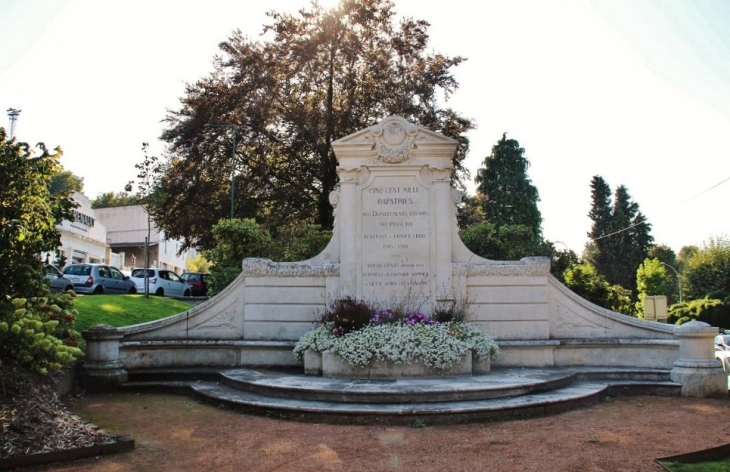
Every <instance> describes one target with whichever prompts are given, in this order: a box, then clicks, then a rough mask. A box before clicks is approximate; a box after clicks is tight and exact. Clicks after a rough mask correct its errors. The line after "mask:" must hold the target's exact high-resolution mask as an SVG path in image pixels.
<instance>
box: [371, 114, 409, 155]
mask: <svg viewBox="0 0 730 472" xmlns="http://www.w3.org/2000/svg"><path fill="white" fill-rule="evenodd" d="M370 134H371V135H372V137H373V140H374V141H375V151H376V152H377V154H378V159H379V160H381V161H383V162H387V163H389V164H397V163H399V162H404V161H407V160H409V159H410V158H411V151H412V150H413V149H414V147H415V146H414V143H415V142H416V136H417V135H418V126H416V125H414V124H413V123H407V124H404V123H401V122H399V121H391V122H388V123H383V124H379V125H375V126H373V127H371V128H370Z"/></svg>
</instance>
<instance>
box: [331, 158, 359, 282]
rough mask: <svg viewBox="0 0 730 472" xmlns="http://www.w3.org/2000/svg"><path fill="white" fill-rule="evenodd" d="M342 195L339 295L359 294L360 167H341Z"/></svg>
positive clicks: (340, 204)
mask: <svg viewBox="0 0 730 472" xmlns="http://www.w3.org/2000/svg"><path fill="white" fill-rule="evenodd" d="M337 175H338V176H339V177H340V196H339V205H338V207H337V220H338V225H339V228H338V230H339V232H340V293H339V296H347V295H351V296H357V272H358V269H359V267H358V263H359V259H358V252H357V249H358V244H359V239H358V229H357V222H358V219H359V217H360V215H358V214H357V210H358V205H357V201H358V195H357V183H358V177H359V176H360V168H359V167H358V168H354V169H344V168H342V167H339V168H338V169H337Z"/></svg>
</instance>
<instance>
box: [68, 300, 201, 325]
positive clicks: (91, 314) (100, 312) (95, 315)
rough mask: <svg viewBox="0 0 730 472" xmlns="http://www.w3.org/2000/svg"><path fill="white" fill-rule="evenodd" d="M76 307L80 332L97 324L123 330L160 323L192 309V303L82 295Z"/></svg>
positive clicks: (75, 323)
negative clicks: (125, 327)
mask: <svg viewBox="0 0 730 472" xmlns="http://www.w3.org/2000/svg"><path fill="white" fill-rule="evenodd" d="M74 307H75V308H76V310H78V312H79V314H78V316H76V321H75V322H74V327H75V329H76V331H78V332H81V331H84V330H86V329H89V328H91V327H92V326H95V325H98V324H108V325H112V326H116V327H121V326H129V325H133V324H137V323H144V322H145V321H153V320H158V319H160V318H166V317H168V316H171V315H174V314H177V313H180V312H183V311H186V310H189V309H190V308H192V307H193V304H192V303H188V302H183V301H180V300H175V299H172V298H167V297H155V296H150V298H145V297H144V295H79V296H78V297H76V298H75V299H74Z"/></svg>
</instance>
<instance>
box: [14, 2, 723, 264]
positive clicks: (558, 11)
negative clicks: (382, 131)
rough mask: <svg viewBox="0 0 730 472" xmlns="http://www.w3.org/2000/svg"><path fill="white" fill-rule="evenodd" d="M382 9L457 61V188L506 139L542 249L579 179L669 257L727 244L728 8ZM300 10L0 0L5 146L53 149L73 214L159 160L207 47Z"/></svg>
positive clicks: (569, 241)
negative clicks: (633, 214)
mask: <svg viewBox="0 0 730 472" xmlns="http://www.w3.org/2000/svg"><path fill="white" fill-rule="evenodd" d="M320 3H321V4H323V5H333V4H334V3H335V2H334V0H325V1H321V2H320ZM394 3H395V6H396V10H397V12H398V17H403V16H407V17H413V18H416V19H423V20H426V21H428V22H429V23H430V24H431V26H430V28H429V34H430V38H431V41H430V44H429V46H430V48H431V49H432V50H433V51H436V52H440V53H444V54H447V55H451V56H456V55H459V56H463V57H465V58H467V61H466V62H465V63H463V64H461V65H460V66H458V67H456V68H455V69H454V70H453V73H454V76H455V78H456V79H457V81H458V82H459V84H460V87H459V89H458V90H457V91H456V93H455V94H454V95H453V96H452V97H451V99H450V100H449V101H448V102H447V103H446V104H445V105H446V106H448V107H450V108H453V109H454V110H456V111H457V112H459V113H460V114H462V115H463V116H465V117H468V118H472V119H473V120H474V121H475V122H476V125H477V129H475V130H473V131H471V132H470V133H469V135H468V136H469V139H470V141H471V150H470V153H469V156H468V158H467V161H466V166H467V168H469V169H470V170H471V172H472V177H473V176H474V175H476V170H477V169H478V168H479V167H480V166H481V165H482V163H483V161H484V158H485V157H487V156H488V155H489V154H490V153H491V148H492V146H493V145H494V144H495V143H496V142H497V141H498V140H499V139H500V138H501V137H502V134H503V133H505V132H506V133H507V136H508V137H509V138H511V139H516V140H518V141H519V143H520V146H521V147H523V148H524V149H525V157H527V159H528V160H529V161H530V168H529V171H528V175H529V177H530V179H531V180H532V182H533V184H534V185H535V186H536V187H537V189H538V192H539V195H540V202H539V204H538V205H539V209H540V211H541V213H542V217H543V233H544V236H545V238H546V239H548V240H551V241H553V242H555V245H556V248H558V249H562V248H563V247H564V246H565V247H568V248H570V249H572V250H574V251H576V252H577V253H578V254H580V253H581V252H582V250H583V247H584V244H585V243H586V242H587V240H588V239H587V233H588V232H589V231H590V227H591V221H590V219H589V218H588V216H587V215H588V212H589V211H590V205H591V192H590V182H591V178H592V177H593V176H595V175H600V176H601V177H603V178H604V180H605V181H606V182H607V183H608V184H609V186H610V187H611V189H612V190H615V188H616V187H617V186H619V185H624V186H626V187H627V188H628V191H629V194H630V195H631V197H632V199H633V201H635V202H636V203H638V204H639V206H640V209H641V211H642V212H643V213H644V215H645V216H646V217H647V219H648V221H649V222H650V223H651V224H652V235H653V236H654V239H655V242H656V243H657V244H666V245H668V246H669V247H671V248H672V249H674V251H675V252H679V250H680V249H681V248H682V247H683V246H687V245H696V246H702V245H703V244H705V243H706V242H707V241H709V239H710V238H717V237H723V236H727V235H728V233H730V218H728V208H729V207H730V34H728V33H727V32H728V31H730V2H728V1H726V0H696V1H684V0H682V1H680V0H595V1H587V0H585V1H582V0H551V1H549V2H547V1H543V0H500V1H493V0H486V1H480V2H475V1H473V0H450V1H449V2H441V1H439V2H436V1H430V0H394ZM308 5H309V1H308V0H245V1H243V0H237V1H234V0H206V1H202V0H154V1H148V0H126V1H124V2H121V1H111V0H108V1H98V0H0V109H2V110H7V109H9V108H16V109H20V110H21V113H20V116H19V117H18V120H17V122H16V128H15V134H16V137H17V138H18V139H19V140H20V141H25V142H28V143H31V144H35V143H37V142H44V143H45V144H46V145H47V146H49V147H51V148H52V147H56V146H60V147H61V148H62V149H63V151H64V155H63V157H62V158H61V164H62V165H63V166H64V168H65V169H66V170H70V171H72V172H73V173H74V174H76V175H79V176H81V177H83V179H84V193H85V194H86V195H87V196H88V197H89V198H92V199H93V198H95V197H97V196H98V195H99V194H100V193H103V192H119V191H122V190H123V189H124V186H125V184H126V183H127V182H128V181H130V180H133V179H135V176H136V174H137V171H136V169H135V168H134V165H135V164H137V163H139V162H141V161H142V160H143V158H144V155H143V153H142V151H141V148H142V143H143V142H148V143H149V144H150V153H151V154H156V155H159V156H162V155H164V153H165V146H164V143H162V142H161V141H159V139H158V137H159V136H160V134H161V133H162V130H163V128H164V124H163V123H162V120H163V119H164V118H165V116H166V111H167V110H170V109H173V110H174V109H178V108H179V103H180V102H179V99H180V98H181V97H182V96H183V94H184V90H185V84H186V83H193V82H195V81H196V80H198V79H199V78H202V77H204V76H207V75H208V74H209V73H210V72H211V71H212V70H213V66H212V59H213V57H214V55H215V54H217V53H218V52H219V50H218V44H219V43H220V42H222V41H224V40H226V39H227V38H228V37H229V36H230V34H231V33H232V32H233V31H234V30H235V29H240V30H241V31H242V32H243V33H244V34H246V35H248V36H249V37H251V38H256V37H258V36H259V34H260V33H261V31H262V27H263V25H264V24H266V23H268V22H269V20H268V18H267V17H266V12H268V11H271V10H274V11H279V12H287V13H294V12H296V11H298V10H299V9H301V8H303V7H306V6H308ZM0 126H3V127H5V128H6V129H8V128H9V119H8V118H7V117H6V116H2V117H0ZM468 188H469V189H470V190H471V192H472V193H473V191H474V189H475V184H474V183H473V181H471V182H470V183H469V184H468Z"/></svg>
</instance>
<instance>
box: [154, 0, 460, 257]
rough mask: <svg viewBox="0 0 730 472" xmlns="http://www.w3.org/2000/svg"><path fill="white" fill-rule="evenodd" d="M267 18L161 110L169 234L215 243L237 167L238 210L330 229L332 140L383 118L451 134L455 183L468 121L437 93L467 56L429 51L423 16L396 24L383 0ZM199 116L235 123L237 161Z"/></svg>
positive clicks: (162, 220)
mask: <svg viewBox="0 0 730 472" xmlns="http://www.w3.org/2000/svg"><path fill="white" fill-rule="evenodd" d="M269 17H270V19H271V23H270V24H267V25H265V26H264V29H263V32H264V35H263V36H262V38H263V39H261V40H260V41H254V40H251V39H249V38H247V37H245V36H243V35H242V34H241V32H240V31H235V32H234V33H233V34H232V35H231V36H230V37H229V38H228V40H226V41H224V42H223V43H221V44H220V49H221V55H220V56H218V57H216V59H215V64H214V70H213V72H212V73H211V74H210V75H209V76H208V77H206V78H204V79H201V80H199V81H198V82H196V83H194V84H189V85H187V87H186V92H185V96H184V97H183V98H182V99H181V102H182V106H181V108H180V109H178V110H174V111H170V112H169V114H168V116H167V118H166V123H167V128H166V130H165V131H164V133H163V135H162V139H163V140H165V141H167V142H168V143H169V144H170V149H171V156H170V160H169V161H168V162H167V164H166V167H165V169H164V172H163V177H162V179H161V181H160V185H159V187H158V189H157V191H158V193H159V194H160V196H161V198H160V202H159V205H155V207H154V208H152V209H151V211H152V213H153V217H154V219H155V222H156V224H157V226H158V227H160V228H163V229H164V230H165V232H166V234H167V235H169V237H171V238H179V239H182V240H183V241H184V246H185V247H193V246H197V247H200V248H202V249H210V248H212V247H213V245H214V242H215V241H214V237H213V234H212V231H211V228H212V227H213V225H214V224H216V222H217V221H218V220H219V219H220V218H222V217H226V216H228V215H230V198H231V197H230V196H231V190H232V189H231V183H230V182H231V167H232V165H233V166H234V167H235V178H234V185H235V216H236V217H237V218H241V217H243V218H256V219H257V221H259V222H260V223H263V224H265V226H266V227H268V228H270V229H273V228H275V227H276V226H278V225H280V224H282V222H284V221H296V222H304V223H314V224H317V225H319V226H320V227H322V228H325V229H329V228H331V227H332V224H333V217H332V206H331V204H330V203H329V199H328V196H329V193H330V192H331V191H332V190H333V189H334V188H335V186H336V185H337V183H338V178H337V175H336V166H337V162H336V158H335V156H334V154H333V152H332V149H331V146H330V144H331V142H332V141H333V140H335V139H338V138H341V137H344V136H346V135H348V134H351V133H353V132H355V131H359V130H361V129H363V128H367V127H368V126H372V125H373V124H375V123H376V122H378V121H379V120H381V119H382V118H384V117H386V116H388V115H394V114H397V115H401V116H403V117H404V118H406V119H408V120H411V121H414V122H417V123H419V124H420V125H421V126H424V127H426V128H428V129H431V130H434V131H437V132H440V133H443V134H445V135H447V136H450V137H452V138H455V139H457V140H458V142H459V145H458V149H457V151H456V153H455V154H454V156H453V164H454V168H455V171H454V175H453V179H452V180H453V182H454V183H455V184H456V185H457V186H459V185H461V182H462V179H463V178H464V177H465V176H466V175H467V171H466V169H465V168H464V166H463V160H464V158H465V156H466V153H467V150H468V147H469V141H468V139H467V138H466V136H465V132H467V131H468V130H470V129H472V128H473V124H472V122H471V121H470V120H469V119H466V118H463V117H461V116H460V115H459V114H457V113H456V112H454V111H453V110H451V109H448V108H442V107H441V106H440V99H441V98H448V97H449V96H450V95H451V94H452V93H453V92H454V91H455V90H456V89H457V87H458V83H457V82H456V80H455V79H454V77H453V75H452V72H451V70H452V68H453V67H455V66H457V65H459V64H460V63H461V62H462V61H463V60H464V59H463V58H461V57H458V56H457V57H448V56H445V55H442V54H439V53H436V52H432V51H431V50H430V48H429V44H428V43H429V36H428V27H429V24H428V23H427V22H425V21H420V20H414V19H412V18H405V19H402V20H400V21H396V19H395V11H394V5H393V3H392V2H391V1H389V0H342V1H341V2H340V4H339V6H338V7H337V8H334V9H324V8H322V7H320V6H319V5H318V4H317V3H315V2H313V3H312V4H311V6H310V7H309V8H305V9H302V10H300V11H299V12H298V13H297V14H285V13H277V12H271V13H269ZM206 124H228V125H231V126H235V132H236V149H235V159H232V156H231V155H232V142H233V139H232V138H233V136H232V131H233V130H232V129H231V128H230V127H217V128H210V127H209V128H206V127H205V125H206ZM232 160H233V161H234V162H233V163H232V162H231V161H232Z"/></svg>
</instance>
